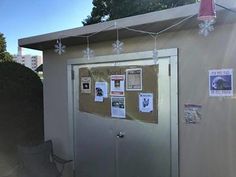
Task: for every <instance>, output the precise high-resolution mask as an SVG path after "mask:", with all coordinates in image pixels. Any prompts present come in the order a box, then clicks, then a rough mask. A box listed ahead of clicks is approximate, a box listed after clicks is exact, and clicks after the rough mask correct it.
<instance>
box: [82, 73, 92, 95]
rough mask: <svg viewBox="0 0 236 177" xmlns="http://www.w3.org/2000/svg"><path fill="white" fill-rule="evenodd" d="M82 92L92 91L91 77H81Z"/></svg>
mask: <svg viewBox="0 0 236 177" xmlns="http://www.w3.org/2000/svg"><path fill="white" fill-rule="evenodd" d="M81 93H91V77H81Z"/></svg>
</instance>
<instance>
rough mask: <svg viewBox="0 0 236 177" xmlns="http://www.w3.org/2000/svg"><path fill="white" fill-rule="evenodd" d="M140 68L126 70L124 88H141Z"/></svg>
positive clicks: (130, 89) (133, 89)
mask: <svg viewBox="0 0 236 177" xmlns="http://www.w3.org/2000/svg"><path fill="white" fill-rule="evenodd" d="M142 80H143V78H142V68H135V69H127V70H126V90H128V91H135V90H142Z"/></svg>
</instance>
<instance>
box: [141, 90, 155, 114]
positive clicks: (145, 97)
mask: <svg viewBox="0 0 236 177" xmlns="http://www.w3.org/2000/svg"><path fill="white" fill-rule="evenodd" d="M139 111H140V112H146V113H148V112H152V111H153V93H140V94H139Z"/></svg>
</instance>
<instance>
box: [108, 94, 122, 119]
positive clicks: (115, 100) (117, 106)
mask: <svg viewBox="0 0 236 177" xmlns="http://www.w3.org/2000/svg"><path fill="white" fill-rule="evenodd" d="M125 114H126V110H125V97H111V117H116V118H125Z"/></svg>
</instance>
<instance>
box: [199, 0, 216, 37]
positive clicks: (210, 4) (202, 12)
mask: <svg viewBox="0 0 236 177" xmlns="http://www.w3.org/2000/svg"><path fill="white" fill-rule="evenodd" d="M215 19H216V4H215V0H201V1H200V6H199V13H198V20H200V21H202V22H201V23H200V24H199V28H200V31H199V34H202V35H203V36H205V37H206V36H208V34H209V33H210V32H212V31H214V26H213V24H214V23H215Z"/></svg>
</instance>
